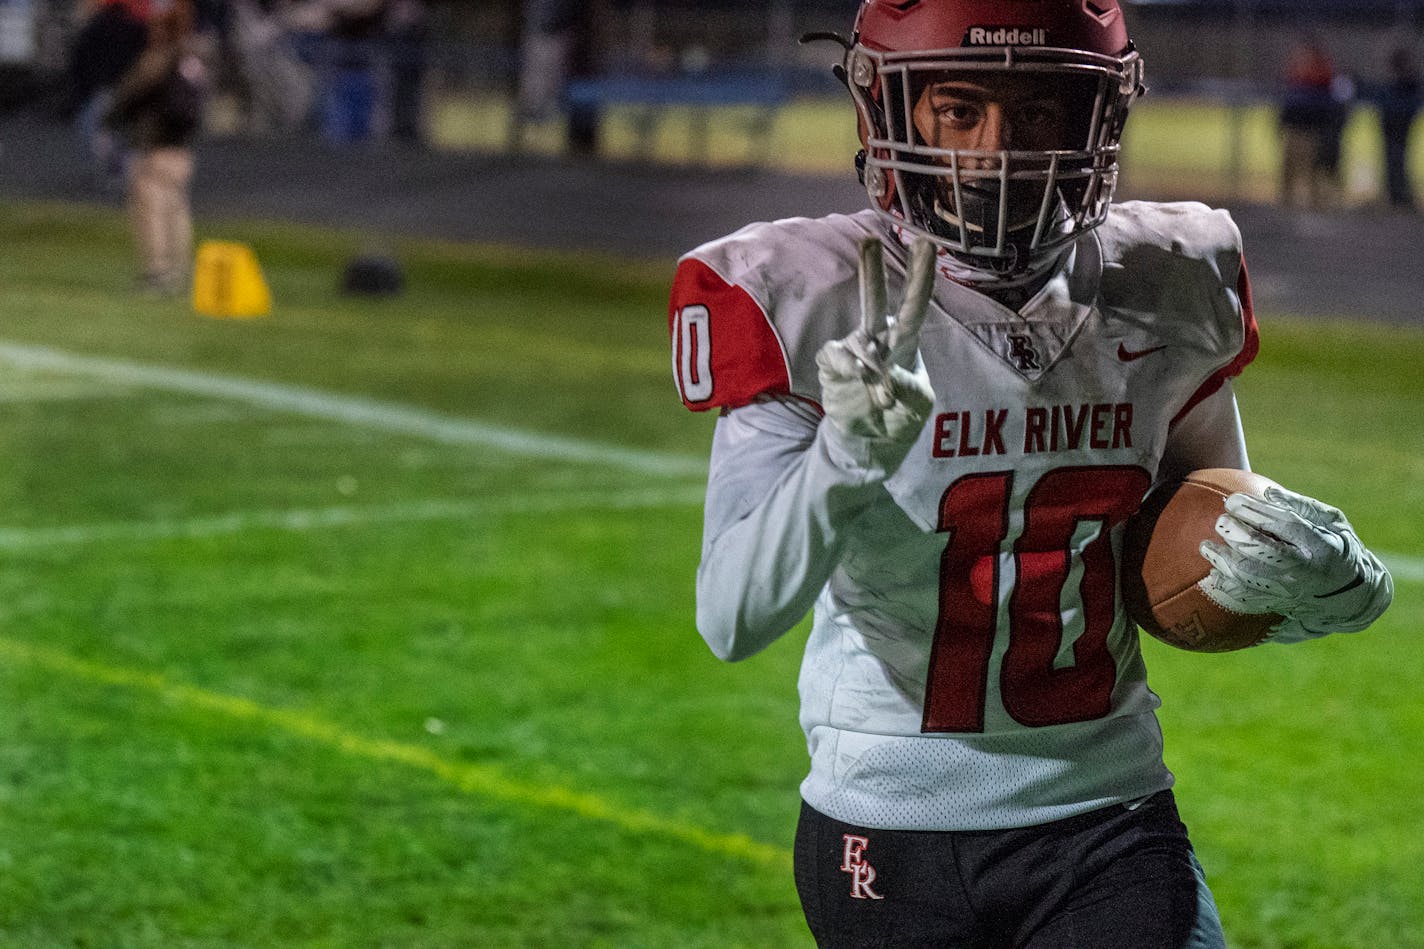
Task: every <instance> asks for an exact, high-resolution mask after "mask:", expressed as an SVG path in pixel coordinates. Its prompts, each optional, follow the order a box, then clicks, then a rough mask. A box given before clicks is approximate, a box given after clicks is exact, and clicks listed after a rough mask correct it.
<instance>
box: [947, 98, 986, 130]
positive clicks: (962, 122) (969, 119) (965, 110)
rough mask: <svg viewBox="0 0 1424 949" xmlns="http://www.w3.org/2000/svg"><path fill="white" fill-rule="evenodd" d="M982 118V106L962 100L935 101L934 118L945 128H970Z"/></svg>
mask: <svg viewBox="0 0 1424 949" xmlns="http://www.w3.org/2000/svg"><path fill="white" fill-rule="evenodd" d="M983 118H984V109H983V107H982V106H980V105H978V104H976V103H973V102H965V101H963V100H941V101H939V102H936V103H935V119H936V120H937V121H938V122H939V124H940V125H942V126H945V127H947V128H951V129H956V130H962V129H972V128H973V127H974V126H976V125H978V124H979V123H980V122H981V121H983Z"/></svg>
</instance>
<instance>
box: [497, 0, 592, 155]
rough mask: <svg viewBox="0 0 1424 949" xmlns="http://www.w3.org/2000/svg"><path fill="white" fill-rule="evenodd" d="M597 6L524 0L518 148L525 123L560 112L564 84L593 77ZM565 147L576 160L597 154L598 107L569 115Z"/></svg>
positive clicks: (575, 110)
mask: <svg viewBox="0 0 1424 949" xmlns="http://www.w3.org/2000/svg"><path fill="white" fill-rule="evenodd" d="M596 20H597V11H596V9H595V4H593V3H589V2H581V0H525V3H524V28H523V39H522V41H521V43H520V51H519V54H520V65H519V88H518V92H517V95H516V99H517V101H516V103H515V135H514V138H515V142H514V145H515V147H516V148H518V147H520V146H521V144H522V143H521V142H520V138H521V135H522V133H521V130H522V127H523V125H524V123H526V122H540V121H545V120H547V119H549V118H552V117H554V116H555V115H558V114H559V112H561V111H563V110H564V101H563V98H564V87H565V86H566V85H567V83H568V81H569V80H570V79H573V78H578V77H580V76H590V75H593V74H594V73H595V72H597V49H596V46H597V44H596V42H595V29H594V26H595V23H596ZM567 122H568V127H567V128H568V137H567V141H568V147H569V151H570V152H572V153H574V154H576V155H592V154H595V153H596V152H597V151H598V139H599V124H600V115H599V112H598V108H597V106H580V107H576V108H571V109H568V113H567Z"/></svg>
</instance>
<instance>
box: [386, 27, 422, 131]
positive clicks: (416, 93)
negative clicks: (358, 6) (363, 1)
mask: <svg viewBox="0 0 1424 949" xmlns="http://www.w3.org/2000/svg"><path fill="white" fill-rule="evenodd" d="M429 32H430V23H429V11H428V10H427V8H426V5H425V2H424V0H390V6H389V8H388V9H387V11H386V21H385V46H386V50H387V52H388V55H389V57H390V78H391V134H392V135H393V136H395V137H396V138H397V139H399V140H401V141H403V142H421V141H423V140H424V138H425V122H424V92H425V71H426V65H427V63H426V58H425V57H426V44H427V42H428V40H429Z"/></svg>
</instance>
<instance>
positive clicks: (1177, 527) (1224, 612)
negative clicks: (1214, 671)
mask: <svg viewBox="0 0 1424 949" xmlns="http://www.w3.org/2000/svg"><path fill="white" fill-rule="evenodd" d="M1274 483H1275V482H1273V481H1271V480H1270V479H1269V478H1266V477H1263V476H1261V475H1258V474H1255V473H1254V472H1250V471H1240V470H1237V469H1235V468H1203V469H1201V470H1198V471H1193V472H1191V473H1190V474H1188V475H1187V476H1186V477H1184V478H1182V479H1181V480H1180V481H1169V482H1165V483H1163V484H1161V485H1158V486H1157V487H1156V488H1154V489H1153V490H1152V491H1151V492H1149V493H1148V495H1147V497H1146V498H1144V499H1143V501H1142V507H1141V508H1140V509H1139V510H1138V512H1137V513H1136V514H1134V515H1133V516H1132V517H1131V518H1129V519H1128V522H1127V532H1126V535H1125V538H1124V542H1123V580H1122V588H1123V596H1124V600H1125V603H1126V606H1127V612H1128V615H1129V616H1130V617H1131V618H1132V620H1133V622H1135V623H1137V625H1138V626H1140V627H1141V628H1142V629H1144V630H1146V631H1147V632H1148V633H1150V634H1151V635H1152V636H1154V637H1155V638H1157V639H1160V640H1161V641H1162V642H1164V643H1167V644H1168V645H1171V646H1176V647H1177V648H1178V649H1186V650H1189V651H1191V652H1231V651H1232V650H1235V649H1245V648H1246V647H1248V646H1254V645H1256V644H1257V643H1259V642H1261V641H1262V640H1263V639H1265V638H1266V637H1267V636H1268V635H1269V634H1270V632H1271V627H1272V626H1274V625H1275V624H1277V623H1279V622H1280V621H1281V617H1280V616H1278V615H1277V614H1275V613H1236V612H1233V611H1231V610H1228V609H1225V608H1224V607H1221V606H1218V605H1217V604H1216V603H1214V602H1212V600H1210V599H1209V598H1208V597H1207V595H1206V594H1205V593H1203V592H1202V590H1201V587H1200V586H1199V584H1200V583H1201V581H1202V580H1203V579H1205V578H1206V576H1207V574H1208V573H1209V572H1210V571H1211V565H1210V564H1209V563H1207V562H1206V560H1205V558H1203V557H1202V555H1201V552H1200V550H1199V549H1198V548H1199V547H1200V546H1201V542H1202V541H1204V540H1216V539H1218V538H1217V534H1216V519H1217V518H1218V517H1220V516H1221V514H1222V513H1223V512H1225V510H1226V507H1225V501H1226V498H1227V496H1228V495H1230V494H1234V493H1236V492H1238V491H1240V492H1242V493H1244V494H1250V495H1254V496H1255V497H1262V496H1263V495H1264V492H1265V490H1266V489H1267V488H1269V487H1271V486H1272V485H1273V484H1274Z"/></svg>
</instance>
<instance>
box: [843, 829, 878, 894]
mask: <svg viewBox="0 0 1424 949" xmlns="http://www.w3.org/2000/svg"><path fill="white" fill-rule="evenodd" d="M869 849H870V838H869V837H859V836H857V835H855V834H846V835H845V852H844V856H843V858H842V859H841V872H842V873H849V874H850V895H851V897H852V898H853V899H857V900H883V899H885V897H883V896H881V895H880V894H879V893H876V892H875V891H874V890H872V889H871V888H870V884H872V883H874V882H875V868H874V867H872V866H871V865H870V864H869V863H868V862H867V861H866V859H865V857H864V856H863V854H864V853H865V851H867V850H869Z"/></svg>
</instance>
